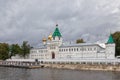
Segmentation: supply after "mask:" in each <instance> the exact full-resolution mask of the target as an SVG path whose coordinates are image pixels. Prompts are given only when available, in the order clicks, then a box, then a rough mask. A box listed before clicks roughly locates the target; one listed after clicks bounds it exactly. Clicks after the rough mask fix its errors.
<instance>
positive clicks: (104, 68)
mask: <svg viewBox="0 0 120 80" xmlns="http://www.w3.org/2000/svg"><path fill="white" fill-rule="evenodd" d="M44 67H45V68H57V69H72V70H101V71H120V65H105V64H99V65H98V64H44Z"/></svg>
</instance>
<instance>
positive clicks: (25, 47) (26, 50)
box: [21, 41, 31, 58]
mask: <svg viewBox="0 0 120 80" xmlns="http://www.w3.org/2000/svg"><path fill="white" fill-rule="evenodd" d="M30 48H31V47H30V45H29V44H28V41H23V44H22V46H21V49H22V54H21V55H22V56H23V57H24V58H25V57H26V55H28V54H29V53H30Z"/></svg>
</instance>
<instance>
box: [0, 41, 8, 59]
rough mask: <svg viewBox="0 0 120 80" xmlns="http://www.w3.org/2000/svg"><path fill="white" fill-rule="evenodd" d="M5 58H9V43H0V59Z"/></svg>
mask: <svg viewBox="0 0 120 80" xmlns="http://www.w3.org/2000/svg"><path fill="white" fill-rule="evenodd" d="M7 58H9V45H8V44H7V43H0V59H2V60H5V59H7Z"/></svg>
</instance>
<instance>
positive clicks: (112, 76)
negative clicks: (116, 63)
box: [0, 67, 120, 80]
mask: <svg viewBox="0 0 120 80" xmlns="http://www.w3.org/2000/svg"><path fill="white" fill-rule="evenodd" d="M0 80H120V72H105V71H76V70H60V69H20V68H3V67H0Z"/></svg>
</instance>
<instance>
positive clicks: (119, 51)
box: [112, 31, 120, 56]
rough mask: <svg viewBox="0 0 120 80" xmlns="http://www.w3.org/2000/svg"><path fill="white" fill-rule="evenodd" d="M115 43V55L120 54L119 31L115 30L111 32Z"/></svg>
mask: <svg viewBox="0 0 120 80" xmlns="http://www.w3.org/2000/svg"><path fill="white" fill-rule="evenodd" d="M112 36H113V38H114V41H115V44H116V51H115V53H116V54H115V55H116V56H117V55H120V31H117V32H115V33H113V34H112Z"/></svg>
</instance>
